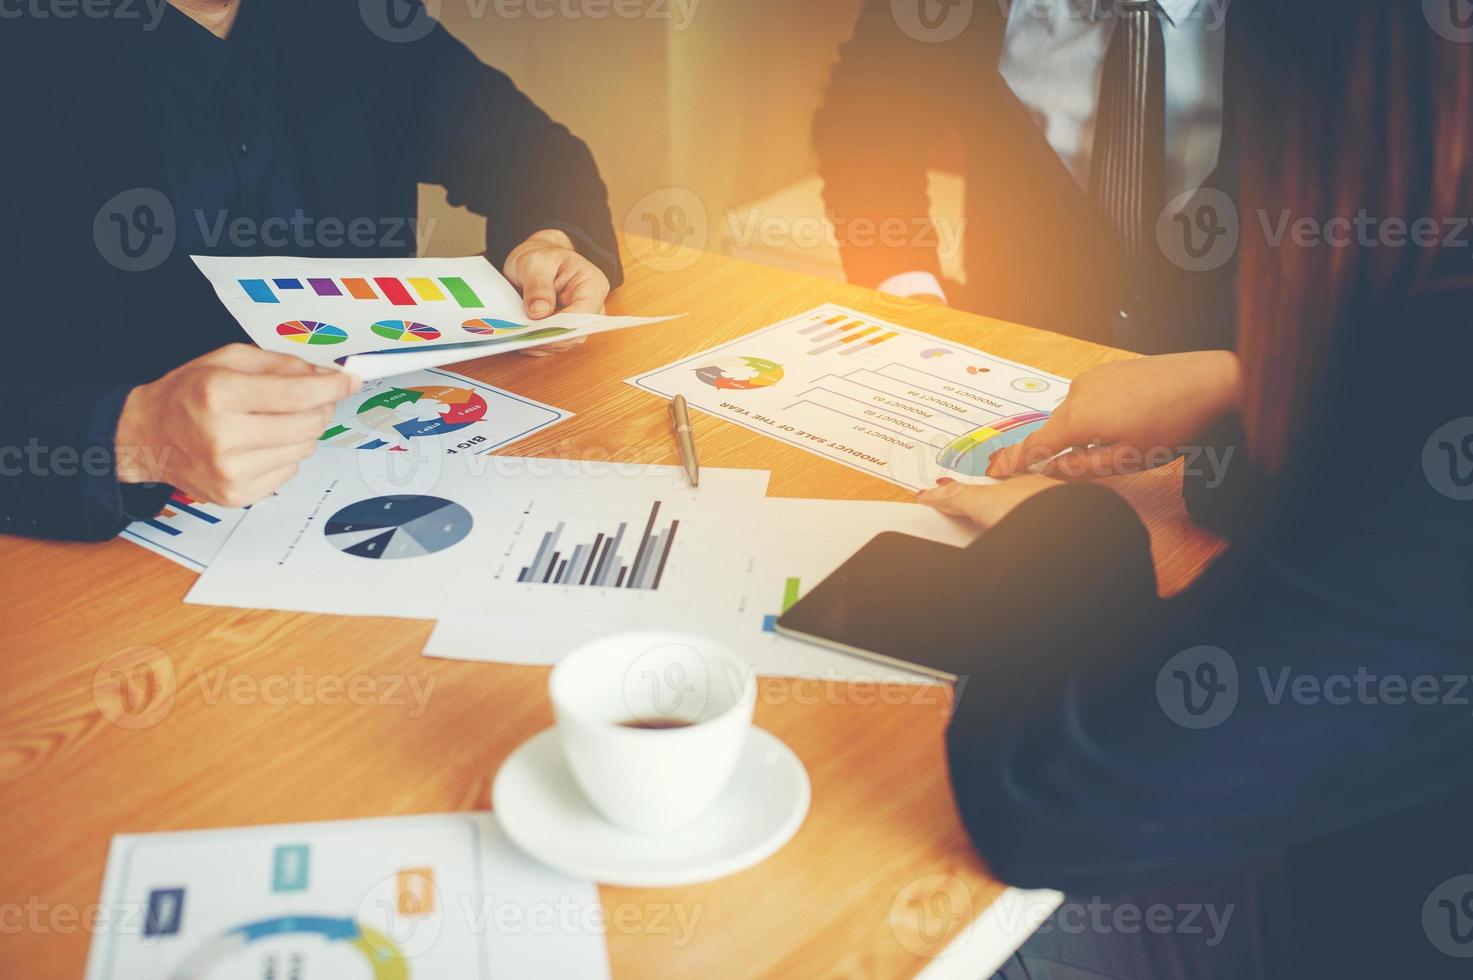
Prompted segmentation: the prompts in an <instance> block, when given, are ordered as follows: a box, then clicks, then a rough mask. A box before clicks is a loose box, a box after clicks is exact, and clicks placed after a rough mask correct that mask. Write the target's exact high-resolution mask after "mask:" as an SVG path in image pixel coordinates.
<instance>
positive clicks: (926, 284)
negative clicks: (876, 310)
mask: <svg viewBox="0 0 1473 980" xmlns="http://www.w3.org/2000/svg"><path fill="white" fill-rule="evenodd" d="M875 288H876V289H878V290H879V291H880V292H882V293H889V294H890V295H891V296H921V295H926V296H940V297H941V301H942V302H947V299H946V291H945V290H943V289H942V288H941V280H940V279H937V278H936V277H935V276H934V275H932V274H931V273H929V272H920V271H914V272H901V273H897V274H896V275H893V276H891V277H890V278H889V279H886V280H885V281H884V282H882V283H880V284H879V285H878V286H876V287H875Z"/></svg>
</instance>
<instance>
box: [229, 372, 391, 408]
mask: <svg viewBox="0 0 1473 980" xmlns="http://www.w3.org/2000/svg"><path fill="white" fill-rule="evenodd" d="M205 386H206V388H205V393H204V395H205V405H206V406H207V407H208V408H210V409H213V410H215V411H220V412H245V413H251V414H262V415H273V414H274V415H295V414H297V413H298V412H306V411H310V410H312V409H315V408H319V407H322V406H326V405H333V404H335V403H336V402H339V401H342V400H343V399H344V398H347V397H348V396H349V395H351V394H353V393H354V392H356V391H358V390H359V389H361V388H362V387H363V382H362V380H361V379H359V378H358V377H357V376H355V375H351V374H345V373H343V372H341V371H332V372H329V373H326V374H308V375H297V376H291V375H283V374H249V373H245V372H241V371H232V370H229V369H225V370H221V371H219V372H216V373H215V374H212V375H211V376H210V377H209V378H207V379H206V381H205Z"/></svg>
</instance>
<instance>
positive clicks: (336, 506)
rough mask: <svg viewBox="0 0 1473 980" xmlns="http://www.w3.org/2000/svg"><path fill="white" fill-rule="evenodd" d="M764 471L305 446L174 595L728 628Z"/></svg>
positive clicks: (356, 612)
mask: <svg viewBox="0 0 1473 980" xmlns="http://www.w3.org/2000/svg"><path fill="white" fill-rule="evenodd" d="M767 477H768V474H767V473H766V472H765V471H761V470H731V469H718V468H714V467H708V468H705V469H703V470H702V471H701V485H700V488H699V489H698V490H697V489H696V488H693V487H691V486H690V484H689V482H688V480H687V479H686V476H685V472H684V471H683V470H682V469H681V468H680V467H676V466H644V465H635V464H629V463H608V462H604V463H600V462H595V461H582V460H561V459H542V458H528V457H517V456H495V455H471V454H445V453H442V454H433V455H423V454H415V453H394V452H319V453H317V454H316V455H315V456H313V457H312V458H311V459H309V460H307V461H306V462H304V463H303V464H302V467H301V470H300V471H299V472H298V473H297V475H296V476H295V477H294V478H293V479H292V480H291V481H290V482H289V483H287V484H286V485H285V486H284V487H282V488H281V489H280V490H279V491H278V492H277V493H276V494H275V495H274V496H272V497H271V498H269V499H267V500H263V501H261V502H260V503H258V504H256V505H255V506H253V507H252V508H251V509H250V510H249V511H248V512H247V513H246V515H245V516H244V517H243V518H241V521H240V525H239V527H237V529H236V531H235V533H234V534H232V535H230V537H229V538H228V539H226V540H225V542H224V543H223V545H222V546H221V547H220V550H219V552H218V553H217V554H216V555H215V556H214V558H213V560H211V561H210V563H209V567H208V568H206V569H205V571H204V573H203V574H202V575H201V576H200V578H199V580H198V581H197V582H196V583H195V585H194V588H193V589H191V590H190V592H189V594H188V595H187V596H186V597H185V601H186V602H191V603H197V604H202V605H217V606H237V607H243V608H250V609H285V610H292V611H298V612H314V613H337V614H340V615H349V616H400V617H405V618H410V619H449V618H469V619H498V620H501V619H516V620H518V621H521V622H531V623H537V622H544V623H547V624H548V626H549V628H552V627H555V626H556V625H558V624H559V623H561V622H564V621H566V620H567V619H569V618H576V619H578V620H579V621H581V622H591V623H598V624H600V625H602V626H606V627H609V628H624V627H635V626H642V625H643V626H648V625H649V624H650V623H655V622H658V623H659V624H660V625H661V626H663V627H670V628H681V627H685V628H690V629H696V628H709V627H710V626H711V624H713V623H716V624H726V623H730V622H734V620H735V611H734V610H733V609H732V607H731V602H730V596H732V595H734V594H737V593H738V592H739V591H740V590H741V587H742V584H743V581H744V578H745V576H744V569H745V563H746V559H747V556H748V554H749V553H750V549H751V542H752V537H753V535H754V534H755V532H756V529H757V520H758V517H759V515H760V513H761V510H762V504H763V500H764V497H765V494H766V492H767Z"/></svg>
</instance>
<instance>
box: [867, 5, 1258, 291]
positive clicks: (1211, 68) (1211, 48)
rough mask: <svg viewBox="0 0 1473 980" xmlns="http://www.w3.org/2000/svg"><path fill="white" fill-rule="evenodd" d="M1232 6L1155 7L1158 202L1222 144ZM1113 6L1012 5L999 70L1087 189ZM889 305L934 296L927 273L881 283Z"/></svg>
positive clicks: (1188, 185)
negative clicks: (1160, 21) (1161, 18)
mask: <svg viewBox="0 0 1473 980" xmlns="http://www.w3.org/2000/svg"><path fill="white" fill-rule="evenodd" d="M1230 2H1231V0H1160V4H1161V9H1162V12H1163V13H1164V14H1165V15H1166V18H1165V22H1164V25H1163V26H1164V27H1165V31H1164V34H1163V40H1164V41H1165V46H1166V199H1167V200H1168V201H1171V200H1174V199H1175V198H1176V197H1178V196H1179V195H1181V194H1183V193H1185V192H1187V191H1193V190H1196V189H1197V188H1199V187H1201V186H1202V182H1203V181H1205V180H1206V179H1207V177H1208V175H1209V174H1211V173H1212V171H1213V170H1214V169H1216V167H1217V154H1218V150H1219V149H1220V147H1221V145H1222V68H1223V54H1224V50H1225V45H1224V35H1225V33H1226V31H1225V25H1224V19H1225V18H1226V16H1227V7H1228V4H1229V3H1230ZM1117 20H1118V18H1117V17H1116V16H1115V14H1114V4H1113V2H1112V0H1012V9H1011V11H1010V12H1009V14H1008V25H1007V33H1006V35H1005V36H1004V38H1003V48H1002V58H1001V60H1000V61H999V62H998V71H999V73H1001V75H1002V77H1003V79H1004V80H1005V81H1006V82H1007V83H1008V87H1009V88H1011V89H1012V90H1013V94H1015V95H1016V96H1017V97H1018V99H1019V100H1020V101H1021V102H1022V103H1023V104H1024V105H1025V106H1027V107H1028V109H1029V110H1031V111H1032V113H1033V118H1034V120H1035V121H1036V122H1037V123H1038V127H1039V128H1040V129H1041V130H1043V133H1044V136H1045V138H1047V139H1048V142H1049V146H1051V147H1053V149H1054V152H1055V153H1057V154H1058V155H1059V158H1060V159H1061V160H1063V161H1064V165H1065V166H1066V167H1068V168H1069V172H1070V173H1072V174H1073V175H1074V179H1075V180H1076V181H1078V183H1079V186H1080V187H1081V188H1083V189H1084V190H1085V191H1086V192H1087V191H1088V190H1089V173H1090V155H1091V152H1092V151H1093V149H1094V127H1095V116H1096V114H1097V112H1098V109H1099V104H1100V77H1101V75H1102V74H1103V73H1104V68H1105V53H1106V52H1107V51H1108V50H1109V47H1110V39H1111V38H1112V37H1113V36H1114V33H1115V25H1116V22H1117ZM879 289H880V291H881V292H886V293H890V294H892V295H895V296H914V295H917V294H920V293H927V294H934V295H937V296H942V297H943V298H944V296H945V294H944V293H943V292H942V290H941V284H940V283H939V282H938V281H937V280H936V277H935V276H933V275H931V274H930V273H929V272H902V273H900V274H899V275H895V276H891V277H890V278H889V279H886V280H885V281H884V282H882V283H880V285H879Z"/></svg>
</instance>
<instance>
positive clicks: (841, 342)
mask: <svg viewBox="0 0 1473 980" xmlns="http://www.w3.org/2000/svg"><path fill="white" fill-rule="evenodd" d="M845 321H847V322H845ZM825 328H828V329H825ZM882 330H883V328H882V327H877V326H872V325H871V326H866V325H865V322H864V321H863V320H853V319H850V318H849V317H847V316H831V317H829V318H828V319H826V320H820V321H818V322H816V323H812V324H809V325H808V326H806V327H803V328H801V329H800V330H799V331H798V333H800V334H805V335H807V336H808V339H809V341H810V342H811V343H814V344H818V345H820V346H817V347H814V348H813V349H812V350H810V351H809V352H808V354H809V356H810V357H818V356H819V355H821V354H827V353H829V352H830V351H838V352H839V353H840V354H842V355H845V356H846V357H847V356H848V355H851V354H857V353H859V352H860V351H862V350H868V349H869V348H871V347H874V346H876V345H877V344H883V343H884V342H885V341H887V340H889V339H891V338H892V337H895V336H898V335H897V334H896V333H895V331H893V330H891V331H885V332H881V331H882ZM820 331H822V332H820ZM877 334H878V336H876V335H877ZM857 341H863V342H862V343H857Z"/></svg>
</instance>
